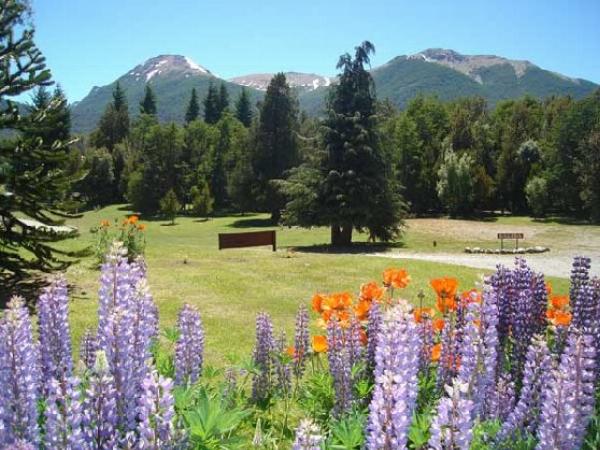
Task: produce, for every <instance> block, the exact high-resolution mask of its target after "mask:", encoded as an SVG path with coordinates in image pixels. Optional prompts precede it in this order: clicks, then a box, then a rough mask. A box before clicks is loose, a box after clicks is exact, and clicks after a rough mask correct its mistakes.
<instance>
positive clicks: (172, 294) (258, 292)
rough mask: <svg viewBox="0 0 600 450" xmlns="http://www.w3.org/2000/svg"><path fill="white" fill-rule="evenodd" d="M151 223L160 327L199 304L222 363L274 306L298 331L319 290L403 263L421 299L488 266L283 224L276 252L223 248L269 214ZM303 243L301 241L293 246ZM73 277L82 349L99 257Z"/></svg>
mask: <svg viewBox="0 0 600 450" xmlns="http://www.w3.org/2000/svg"><path fill="white" fill-rule="evenodd" d="M125 214H127V210H125V209H123V208H119V207H117V206H111V207H108V208H105V209H102V210H99V211H93V212H89V213H86V214H85V215H84V216H83V217H82V218H81V219H78V220H75V221H70V223H71V224H73V225H76V226H77V227H79V229H80V232H81V237H80V238H78V239H77V240H73V241H70V242H69V243H68V244H67V246H68V247H71V248H75V247H78V246H79V247H80V246H82V245H86V244H92V243H93V242H94V238H95V237H94V235H92V234H90V233H89V229H90V228H91V227H93V226H96V225H98V224H99V222H100V220H102V219H110V220H112V219H114V218H117V217H122V216H123V215H125ZM143 222H144V223H146V224H147V230H146V235H147V247H146V259H147V263H148V268H149V275H148V277H149V283H150V287H151V291H152V294H153V295H154V298H155V301H156V302H157V304H158V306H159V310H160V321H161V327H163V328H164V327H170V326H173V325H174V324H175V321H176V316H177V311H178V309H179V308H180V307H181V305H182V304H183V303H185V302H188V303H192V304H194V305H197V306H198V308H199V309H200V311H201V313H202V318H203V321H204V325H205V329H206V352H207V359H208V361H209V362H210V363H212V364H214V365H220V364H221V363H223V361H224V360H225V358H226V357H227V356H228V355H230V354H235V355H238V356H244V355H245V354H248V353H249V352H250V351H251V349H252V346H253V340H254V318H255V315H256V313H258V312H259V311H267V312H269V313H270V314H271V316H272V317H273V321H274V323H275V326H276V328H282V327H283V328H285V330H286V332H287V333H288V336H290V337H291V335H292V333H293V326H294V314H295V312H296V310H297V307H298V305H299V304H301V303H305V304H308V302H309V301H310V298H311V296H312V295H313V293H315V292H331V291H341V290H348V291H351V292H353V293H354V292H357V291H358V288H359V286H360V284H361V283H364V282H368V281H371V280H377V281H379V280H380V279H381V273H382V271H383V270H384V269H386V268H388V267H394V266H396V267H404V268H406V269H407V270H408V271H409V273H410V274H411V276H412V282H411V284H410V286H409V287H408V288H407V289H406V290H404V291H402V292H401V295H402V296H403V297H405V298H408V299H415V298H416V294H417V293H418V292H419V290H423V291H424V292H425V293H426V294H427V299H428V301H432V300H433V297H432V291H431V289H430V288H429V286H428V283H429V280H430V279H431V278H435V277H439V276H453V277H456V278H457V279H458V280H459V281H460V286H461V288H464V289H468V288H471V287H472V286H474V285H475V284H476V283H478V282H479V281H480V279H481V275H482V274H483V273H484V271H483V270H477V269H471V268H466V267H460V266H452V265H446V264H437V263H430V262H423V261H413V260H403V261H394V260H391V259H388V258H380V257H373V256H366V255H364V254H362V253H354V254H348V253H345V254H331V253H326V252H323V251H310V250H311V248H310V246H313V245H319V244H326V243H327V241H328V238H329V231H328V230H327V229H312V230H305V229H296V228H291V229H290V228H277V238H278V246H279V249H278V251H277V252H275V253H274V252H272V251H271V249H270V247H255V248H246V249H232V250H223V251H219V250H218V249H217V233H219V232H236V231H250V230H253V229H260V228H261V227H262V228H263V229H264V227H265V226H267V225H266V216H265V215H246V216H230V217H219V218H213V219H210V220H208V221H198V220H197V219H194V218H187V217H185V218H182V217H180V218H178V219H177V224H176V225H175V226H168V225H166V222H164V221H151V222H147V221H143ZM361 238H362V240H363V241H364V240H365V236H357V237H356V240H358V241H360V240H361ZM431 239H432V236H431V235H427V233H423V232H420V231H419V230H418V229H415V228H414V227H411V228H410V229H409V231H408V232H407V236H406V241H405V242H406V243H405V246H406V247H407V249H411V250H416V249H418V248H420V247H419V246H420V245H421V244H420V243H422V245H423V246H425V245H431ZM442 242H445V241H442ZM448 245H449V246H450V245H451V242H448ZM461 245H462V244H461ZM294 247H299V248H297V249H296V250H294V251H292V250H291V248H294ZM456 247H457V248H458V246H456ZM442 248H443V247H442ZM318 250H322V249H319V248H318ZM364 250H369V248H368V247H365V248H364ZM184 260H187V263H184ZM67 277H68V279H69V282H70V283H71V284H72V285H73V287H74V289H73V301H72V305H71V325H72V330H73V334H74V337H75V339H76V346H77V343H78V342H79V337H80V336H81V334H82V333H83V331H84V330H85V328H86V327H88V326H95V324H96V310H97V295H96V292H97V289H98V283H97V280H98V277H99V271H98V270H96V269H93V268H92V260H91V259H88V260H83V261H81V262H80V263H78V264H76V265H74V266H72V267H71V268H70V269H69V270H68V274H67ZM553 284H554V286H555V290H558V291H563V292H565V291H566V289H567V285H566V280H553Z"/></svg>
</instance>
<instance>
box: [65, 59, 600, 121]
mask: <svg viewBox="0 0 600 450" xmlns="http://www.w3.org/2000/svg"><path fill="white" fill-rule="evenodd" d="M371 73H372V76H373V79H374V82H375V86H376V88H377V95H378V97H379V98H380V99H384V98H388V99H389V100H390V101H391V102H392V103H394V104H395V105H396V106H397V107H399V108H403V107H405V106H406V104H407V103H408V101H410V99H411V98H413V97H414V96H416V95H418V94H432V95H437V96H438V97H439V98H440V99H441V100H453V99H456V98H458V97H464V96H472V95H480V96H482V97H484V98H486V100H487V101H488V103H489V104H490V106H493V105H494V104H495V103H497V102H498V101H500V100H503V99H510V98H517V97H521V96H523V95H526V94H529V95H532V96H534V97H538V98H544V97H547V96H550V95H571V96H573V97H575V98H580V97H583V96H584V95H587V94H588V93H590V92H591V91H593V90H594V89H597V88H598V87H599V86H598V84H596V83H593V82H591V81H588V80H583V79H580V78H571V77H568V76H566V75H563V74H559V73H555V72H552V71H549V70H545V69H542V68H541V67H539V66H537V65H535V64H534V63H532V62H530V61H525V60H512V59H508V58H504V57H501V56H496V55H464V54H461V53H459V52H457V51H455V50H450V49H443V48H429V49H425V50H423V51H421V52H417V53H414V54H412V55H401V56H397V57H395V58H392V59H391V60H389V61H388V62H386V63H385V64H382V65H380V66H377V67H374V68H373V69H371ZM286 75H287V78H288V82H289V83H290V86H291V87H292V88H294V90H295V92H296V94H297V96H298V100H299V105H300V108H301V109H302V110H304V111H306V112H307V113H308V114H311V115H319V114H321V113H322V111H323V109H324V104H325V98H326V95H327V92H328V90H329V88H330V87H331V85H332V84H333V83H335V77H334V76H324V75H319V74H314V73H304V72H286ZM272 76H273V74H271V73H258V74H247V75H242V76H238V77H233V78H230V79H229V80H224V79H222V78H219V77H218V76H217V75H215V73H214V72H212V71H211V70H209V69H208V68H206V67H204V66H202V65H200V64H198V63H196V62H195V61H193V60H192V59H191V58H189V57H186V56H183V55H171V54H162V55H157V56H155V57H152V58H149V59H147V60H146V61H144V62H143V63H141V64H137V65H136V66H135V67H133V68H132V69H130V70H129V71H127V72H126V73H125V74H123V75H121V76H120V77H119V78H117V79H116V80H114V81H113V82H112V83H110V84H108V85H105V86H94V87H93V88H92V89H91V90H90V92H89V94H88V95H87V96H86V97H84V98H83V99H82V100H80V101H79V102H75V103H73V104H71V111H72V116H73V130H74V131H75V132H89V131H91V130H92V129H93V128H95V126H96V124H97V121H98V119H99V118H100V116H101V114H102V112H103V111H104V109H105V107H106V105H107V104H108V102H109V101H110V99H111V93H112V89H113V88H114V86H115V84H116V83H117V82H119V83H120V84H121V86H122V87H123V88H124V89H125V91H126V93H127V99H128V102H129V110H130V113H131V114H132V115H134V116H135V115H137V114H138V113H139V106H138V104H139V101H140V100H141V99H142V96H143V92H144V87H145V85H146V83H148V84H149V85H150V86H151V87H152V88H153V90H154V92H155V95H156V98H157V102H158V111H159V112H158V117H159V120H161V121H163V122H168V121H174V122H178V123H181V122H183V120H184V114H185V107H186V105H187V101H188V100H189V95H190V92H191V89H192V88H196V90H197V91H198V95H199V97H200V98H203V97H204V96H205V95H206V92H207V90H208V86H209V84H210V83H211V82H212V83H218V84H220V83H224V84H225V86H226V87H227V89H228V91H229V93H230V96H231V100H232V102H233V101H235V98H236V97H237V95H238V94H239V92H240V91H241V90H242V89H243V88H244V89H247V91H248V92H249V94H250V97H251V101H252V103H253V104H255V103H256V102H257V101H259V100H260V99H261V98H262V97H263V96H264V92H265V90H266V87H267V85H268V82H269V81H270V79H271V77H272Z"/></svg>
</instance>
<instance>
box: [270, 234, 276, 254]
mask: <svg viewBox="0 0 600 450" xmlns="http://www.w3.org/2000/svg"><path fill="white" fill-rule="evenodd" d="M271 233H273V251H274V252H276V251H277V235H276V234H275V230H273V231H271Z"/></svg>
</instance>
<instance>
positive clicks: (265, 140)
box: [254, 73, 299, 222]
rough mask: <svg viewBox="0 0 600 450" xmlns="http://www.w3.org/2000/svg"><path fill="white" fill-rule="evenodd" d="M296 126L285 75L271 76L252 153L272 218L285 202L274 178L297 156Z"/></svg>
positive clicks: (264, 201) (261, 189)
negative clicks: (253, 152) (254, 148)
mask: <svg viewBox="0 0 600 450" xmlns="http://www.w3.org/2000/svg"><path fill="white" fill-rule="evenodd" d="M296 128H297V107H296V102H295V99H294V97H293V95H292V91H291V89H290V86H289V85H288V83H287V81H286V79H285V75H284V74H283V73H278V74H276V75H275V76H274V77H273V78H272V79H271V82H270V83H269V86H268V87H267V93H266V95H265V99H264V101H263V104H262V107H261V111H260V122H259V126H258V132H257V139H256V140H257V142H256V151H255V155H254V172H255V174H256V182H257V187H258V190H259V195H260V200H261V201H260V203H262V207H263V209H265V210H267V211H269V212H270V213H271V219H272V220H273V222H277V221H278V220H279V217H280V213H281V209H282V208H283V206H284V205H285V201H284V199H283V198H282V196H281V195H280V193H279V191H278V189H276V188H275V186H274V184H273V180H278V179H282V178H283V177H284V174H285V173H286V171H288V170H289V169H291V168H292V167H294V166H295V165H296V164H297V163H298V159H299V158H298V143H297V140H296Z"/></svg>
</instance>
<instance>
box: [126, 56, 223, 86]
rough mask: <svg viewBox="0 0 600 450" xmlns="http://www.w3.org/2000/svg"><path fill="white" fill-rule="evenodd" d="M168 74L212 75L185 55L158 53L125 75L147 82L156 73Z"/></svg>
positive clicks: (187, 76) (186, 75)
mask: <svg viewBox="0 0 600 450" xmlns="http://www.w3.org/2000/svg"><path fill="white" fill-rule="evenodd" d="M170 74H183V76H184V77H185V78H189V77H190V76H193V75H198V74H202V75H212V74H211V72H210V70H208V69H205V68H204V67H202V66H201V65H200V64H198V63H196V62H194V61H193V60H192V59H191V58H189V57H187V56H181V55H159V56H156V57H154V58H150V59H148V60H147V61H146V62H144V63H143V64H139V65H137V66H135V67H134V68H133V69H132V70H131V71H130V72H128V73H127V76H129V77H133V78H135V81H144V82H149V81H150V80H152V78H154V77H155V76H157V75H162V76H168V75H170Z"/></svg>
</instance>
